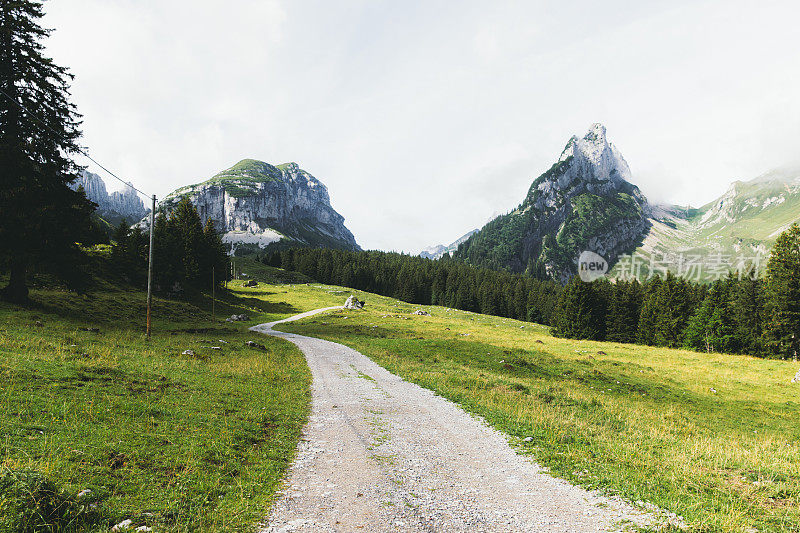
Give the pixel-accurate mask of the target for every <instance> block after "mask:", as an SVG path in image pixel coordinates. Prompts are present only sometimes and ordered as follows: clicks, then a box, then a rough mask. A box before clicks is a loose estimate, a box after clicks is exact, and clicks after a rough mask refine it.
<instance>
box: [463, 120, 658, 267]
mask: <svg viewBox="0 0 800 533" xmlns="http://www.w3.org/2000/svg"><path fill="white" fill-rule="evenodd" d="M630 177H631V171H630V168H629V167H628V164H627V163H626V162H625V159H624V158H623V157H622V154H621V153H620V152H619V151H618V150H617V148H616V147H615V146H614V145H613V144H610V143H609V142H608V140H607V139H606V129H605V127H604V126H602V125H601V124H594V125H593V126H592V127H591V128H590V129H589V132H588V133H587V134H586V135H585V136H584V137H583V138H578V137H572V138H571V139H570V140H569V142H568V143H567V145H566V147H565V148H564V150H563V151H562V153H561V156H560V157H559V158H558V161H557V162H556V163H555V164H554V165H553V166H552V167H551V168H550V169H549V170H548V171H547V172H545V173H544V174H542V175H541V176H539V177H538V178H536V180H534V182H533V184H532V185H531V187H530V189H529V190H528V194H527V196H526V198H525V200H524V201H523V202H522V204H520V206H519V207H518V208H517V209H515V210H514V211H512V212H511V213H509V214H507V215H503V216H500V217H498V218H496V219H495V220H493V221H491V222H489V223H488V224H487V225H486V226H484V227H483V228H482V229H481V230H480V231H478V233H476V234H475V235H473V236H472V237H470V238H469V239H468V240H467V241H466V242H465V243H464V244H462V245H461V246H460V247H459V248H458V250H457V251H456V253H455V255H454V257H456V258H458V259H461V260H464V261H466V262H469V263H472V264H476V265H479V266H486V267H489V268H500V269H507V270H511V271H513V272H528V273H530V274H532V275H536V276H541V277H550V278H553V279H557V280H561V281H566V280H567V279H569V277H570V276H572V275H574V274H575V273H576V272H577V260H578V256H579V255H580V253H581V252H582V251H587V250H588V251H592V252H595V253H597V254H599V255H601V256H603V257H604V258H605V259H606V260H607V261H608V262H609V263H610V264H613V263H614V262H615V261H616V259H617V257H619V255H620V254H623V253H626V252H629V251H631V250H633V249H634V248H635V247H636V245H637V244H638V243H639V242H640V241H641V240H642V238H643V237H644V235H645V234H646V233H647V231H648V230H649V227H650V221H649V220H648V214H649V206H648V204H647V200H646V199H645V197H644V196H643V195H642V194H641V192H639V189H638V188H637V187H636V186H635V185H632V184H631V183H630V182H629V181H628V180H629V179H630Z"/></svg>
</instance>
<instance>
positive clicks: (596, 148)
mask: <svg viewBox="0 0 800 533" xmlns="http://www.w3.org/2000/svg"><path fill="white" fill-rule="evenodd" d="M568 160H570V161H572V164H573V165H574V167H575V168H576V170H577V171H578V172H575V173H573V176H572V177H580V178H583V179H590V180H598V181H608V180H612V181H620V180H624V181H630V178H631V169H630V167H628V163H627V162H626V161H625V158H624V157H622V154H621V153H620V152H619V150H617V148H616V147H615V146H614V145H613V144H611V143H609V142H608V139H607V137H606V127H605V126H603V125H602V124H600V123H599V122H598V123H595V124H592V126H591V127H590V128H589V131H588V132H586V135H584V136H583V138H582V139H579V138H578V137H577V136H573V137H572V138H571V139H570V140H569V142H568V143H567V145H566V146H565V147H564V151H562V152H561V157H559V158H558V161H559V163H564V162H567V161H568Z"/></svg>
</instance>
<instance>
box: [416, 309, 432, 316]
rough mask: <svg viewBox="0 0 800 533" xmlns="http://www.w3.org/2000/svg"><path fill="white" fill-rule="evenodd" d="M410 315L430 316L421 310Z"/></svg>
mask: <svg viewBox="0 0 800 533" xmlns="http://www.w3.org/2000/svg"><path fill="white" fill-rule="evenodd" d="M412 314H414V315H420V316H431V314H430V313H429V312H427V311H423V310H422V309H417V310H416V311H414V313H412Z"/></svg>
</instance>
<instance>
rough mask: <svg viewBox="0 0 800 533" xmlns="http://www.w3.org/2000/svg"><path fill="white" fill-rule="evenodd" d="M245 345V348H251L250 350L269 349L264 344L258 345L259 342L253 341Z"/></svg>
mask: <svg viewBox="0 0 800 533" xmlns="http://www.w3.org/2000/svg"><path fill="white" fill-rule="evenodd" d="M244 344H245V346H249V347H250V348H257V349H259V350H266V349H267V347H266V346H264V345H263V344H258V343H257V342H253V341H247V342H245V343H244Z"/></svg>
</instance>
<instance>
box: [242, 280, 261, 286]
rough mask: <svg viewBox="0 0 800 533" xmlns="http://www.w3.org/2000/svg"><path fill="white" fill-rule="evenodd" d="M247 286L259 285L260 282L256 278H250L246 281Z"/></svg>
mask: <svg viewBox="0 0 800 533" xmlns="http://www.w3.org/2000/svg"><path fill="white" fill-rule="evenodd" d="M244 286H245V287H258V282H257V281H256V280H254V279H250V280H247V281H245V282H244Z"/></svg>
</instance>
